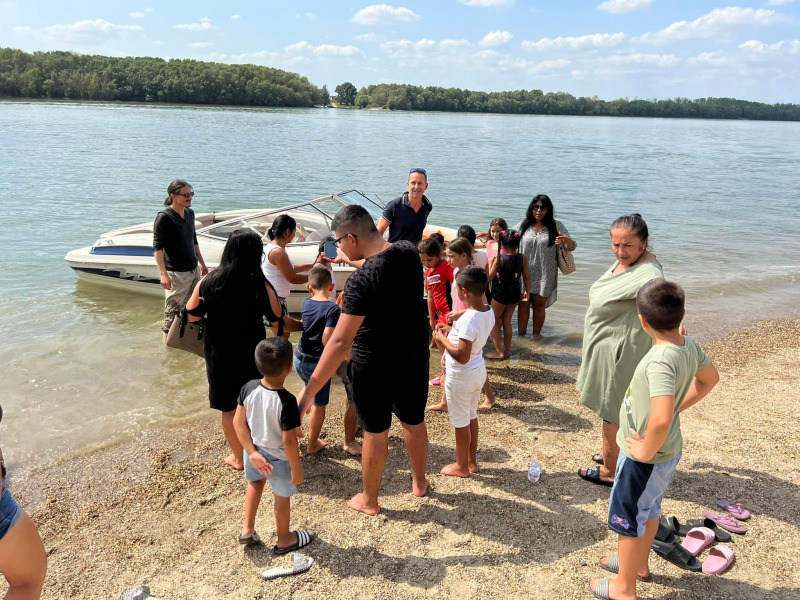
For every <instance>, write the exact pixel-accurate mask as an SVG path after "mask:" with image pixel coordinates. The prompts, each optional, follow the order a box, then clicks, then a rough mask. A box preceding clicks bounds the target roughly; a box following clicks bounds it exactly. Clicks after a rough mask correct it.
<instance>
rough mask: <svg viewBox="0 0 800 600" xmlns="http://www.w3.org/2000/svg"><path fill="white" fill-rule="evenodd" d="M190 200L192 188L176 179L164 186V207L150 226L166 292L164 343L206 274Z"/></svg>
mask: <svg viewBox="0 0 800 600" xmlns="http://www.w3.org/2000/svg"><path fill="white" fill-rule="evenodd" d="M193 197H194V189H193V188H192V186H190V185H189V184H188V183H187V182H186V181H184V180H183V179H176V180H175V181H173V182H172V183H170V184H169V186H168V187H167V198H166V200H164V206H166V208H165V209H164V210H162V211H161V212H159V213H158V215H157V216H156V220H155V222H154V223H153V255H154V256H155V258H156V264H158V270H159V272H160V273H161V287H163V288H164V290H166V299H165V301H164V325H163V326H162V327H161V330H162V331H163V332H164V341H165V342H166V341H167V333H168V332H169V328H170V325H172V321H173V320H174V319H175V317H177V316H178V315H179V314H180V312H181V310H183V307H184V306H186V302H187V301H188V300H189V298H190V297H191V295H192V292H193V291H194V288H195V286H196V285H197V282H198V281H200V278H201V277H203V276H205V275H207V274H208V267H206V263H205V261H204V260H203V255H202V254H200V246H199V245H198V244H197V236H196V235H195V232H194V211H193V210H192V209H191V208H190V207H191V206H192V198H193Z"/></svg>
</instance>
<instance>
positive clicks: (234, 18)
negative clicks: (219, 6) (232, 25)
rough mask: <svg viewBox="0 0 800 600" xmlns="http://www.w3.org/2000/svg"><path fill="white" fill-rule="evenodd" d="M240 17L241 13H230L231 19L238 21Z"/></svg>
mask: <svg viewBox="0 0 800 600" xmlns="http://www.w3.org/2000/svg"><path fill="white" fill-rule="evenodd" d="M241 18H242V15H231V19H233V20H234V21H238V20H239V19H241Z"/></svg>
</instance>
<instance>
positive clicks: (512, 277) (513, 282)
mask: <svg viewBox="0 0 800 600" xmlns="http://www.w3.org/2000/svg"><path fill="white" fill-rule="evenodd" d="M500 245H501V247H502V248H503V249H504V250H505V251H506V253H505V255H501V254H500V253H499V251H498V255H497V256H494V257H492V258H491V259H489V265H488V269H489V280H490V281H491V282H492V310H493V311H494V329H492V343H493V344H494V350H495V351H494V352H489V353H488V354H487V355H486V358H490V359H495V360H505V359H507V358H508V356H509V354H510V353H511V317H512V315H513V314H514V309H515V308H517V304H519V302H520V300H522V301H526V300H527V299H528V292H527V290H528V288H529V286H530V281H528V279H529V277H530V274H529V273H530V271H529V269H528V258H527V257H526V256H525V255H524V254H518V253H517V250H518V249H519V232H517V231H515V230H513V229H509V230H508V231H503V232H501V233H500ZM523 281H524V284H525V287H524V288H523V287H521V283H522V282H523ZM523 290H525V291H523ZM501 327H502V329H503V345H502V349H501V345H500V328H501Z"/></svg>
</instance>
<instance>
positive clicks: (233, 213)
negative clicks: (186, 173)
mask: <svg viewBox="0 0 800 600" xmlns="http://www.w3.org/2000/svg"><path fill="white" fill-rule="evenodd" d="M348 204H359V205H361V206H363V207H364V208H366V209H367V211H369V213H370V214H371V215H372V216H373V218H374V219H375V221H376V222H377V220H378V218H379V217H380V216H381V213H382V212H383V205H382V204H381V203H380V202H378V201H375V200H372V199H371V198H368V197H367V196H365V195H364V194H362V193H361V192H359V191H358V190H348V191H346V192H341V193H338V194H331V195H329V196H323V197H321V198H317V199H316V200H312V201H310V202H305V203H302V204H295V205H293V206H284V207H281V208H255V209H244V210H229V211H224V212H218V213H197V214H195V230H196V232H197V241H198V243H199V245H200V251H201V252H202V253H203V258H204V259H205V262H206V265H208V267H209V268H214V267H215V266H217V265H218V264H219V261H220V258H221V257H222V249H223V248H224V247H225V242H226V240H227V239H228V237H229V236H230V235H231V233H233V232H234V231H236V230H237V229H242V228H248V229H252V230H253V231H255V232H256V233H258V235H260V236H261V237H262V238H263V239H264V243H267V242H269V236H268V235H267V231H268V230H269V228H270V226H271V225H272V221H273V219H274V218H275V217H277V216H278V215H282V214H288V215H291V216H292V217H294V219H295V220H296V221H297V235H296V237H295V239H294V240H293V241H292V242H291V243H290V244H289V245H288V246H287V247H286V250H287V252H288V253H289V257H290V258H291V260H292V262H293V263H294V264H302V263H311V262H314V260H315V259H316V257H317V253H318V247H319V243H320V242H321V241H322V240H324V239H325V238H326V237H327V236H329V235H333V232H332V231H331V228H330V225H331V221H332V220H333V217H334V216H335V215H336V213H337V212H339V210H341V209H342V208H343V207H345V206H347V205H348ZM436 231H438V232H441V233H442V235H443V236H444V237H445V239H446V240H448V241H449V240H451V239H453V238H455V234H456V232H455V230H453V229H450V228H446V227H439V226H436V225H431V224H429V225H428V226H427V227H426V228H425V235H426V236H427V235H429V234H430V233H433V232H436ZM64 258H65V260H66V261H67V263H69V266H70V267H72V269H73V270H74V271H75V273H76V274H77V276H78V277H79V278H80V279H82V280H86V281H90V282H94V283H97V284H100V285H105V286H110V287H114V288H117V289H120V290H127V291H133V292H142V293H146V294H153V295H157V296H163V294H164V290H163V288H162V287H161V278H160V276H159V272H158V266H157V265H156V261H155V258H154V257H153V222H152V221H150V222H147V223H142V224H141V225H134V226H132V227H125V228H124V229H116V230H114V231H109V232H107V233H104V234H102V235H101V236H100V239H99V240H97V242H95V244H94V245H93V246H87V247H86V248H79V249H78V250H72V251H71V252H69V253H68V254H67V255H66V257H64ZM333 272H334V277H335V279H336V289H337V290H341V289H343V288H344V282H345V281H346V280H347V278H348V277H349V276H350V273H352V272H353V269H352V268H351V267H348V266H346V265H334V267H333ZM307 297H308V291H307V290H306V287H305V285H303V284H301V285H293V286H292V291H291V294H290V296H289V298H287V304H288V307H289V310H290V311H291V312H300V308H301V306H302V303H303V299H305V298H307Z"/></svg>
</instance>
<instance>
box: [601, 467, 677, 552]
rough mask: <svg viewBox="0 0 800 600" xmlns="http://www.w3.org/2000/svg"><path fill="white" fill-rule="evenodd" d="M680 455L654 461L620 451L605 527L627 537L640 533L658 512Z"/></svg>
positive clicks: (641, 534) (656, 517)
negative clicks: (655, 462) (647, 460)
mask: <svg viewBox="0 0 800 600" xmlns="http://www.w3.org/2000/svg"><path fill="white" fill-rule="evenodd" d="M680 459H681V455H680V454H678V456H676V457H675V458H673V459H672V460H668V461H666V462H663V463H658V464H655V465H651V464H647V463H640V462H637V461H635V460H633V459H632V458H628V457H627V456H625V455H624V454H623V453H620V455H619V460H617V471H616V473H615V474H614V487H612V488H611V500H610V502H609V505H608V527H609V529H611V531H614V532H615V533H618V534H619V535H624V536H627V537H642V536H643V535H644V527H645V525H646V524H647V521H650V520H653V519H658V518H659V517H660V516H661V500H663V498H664V493H665V492H666V491H667V486H668V485H669V483H670V481H672V478H673V476H674V475H675V469H676V467H677V466H678V462H679V461H680Z"/></svg>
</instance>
